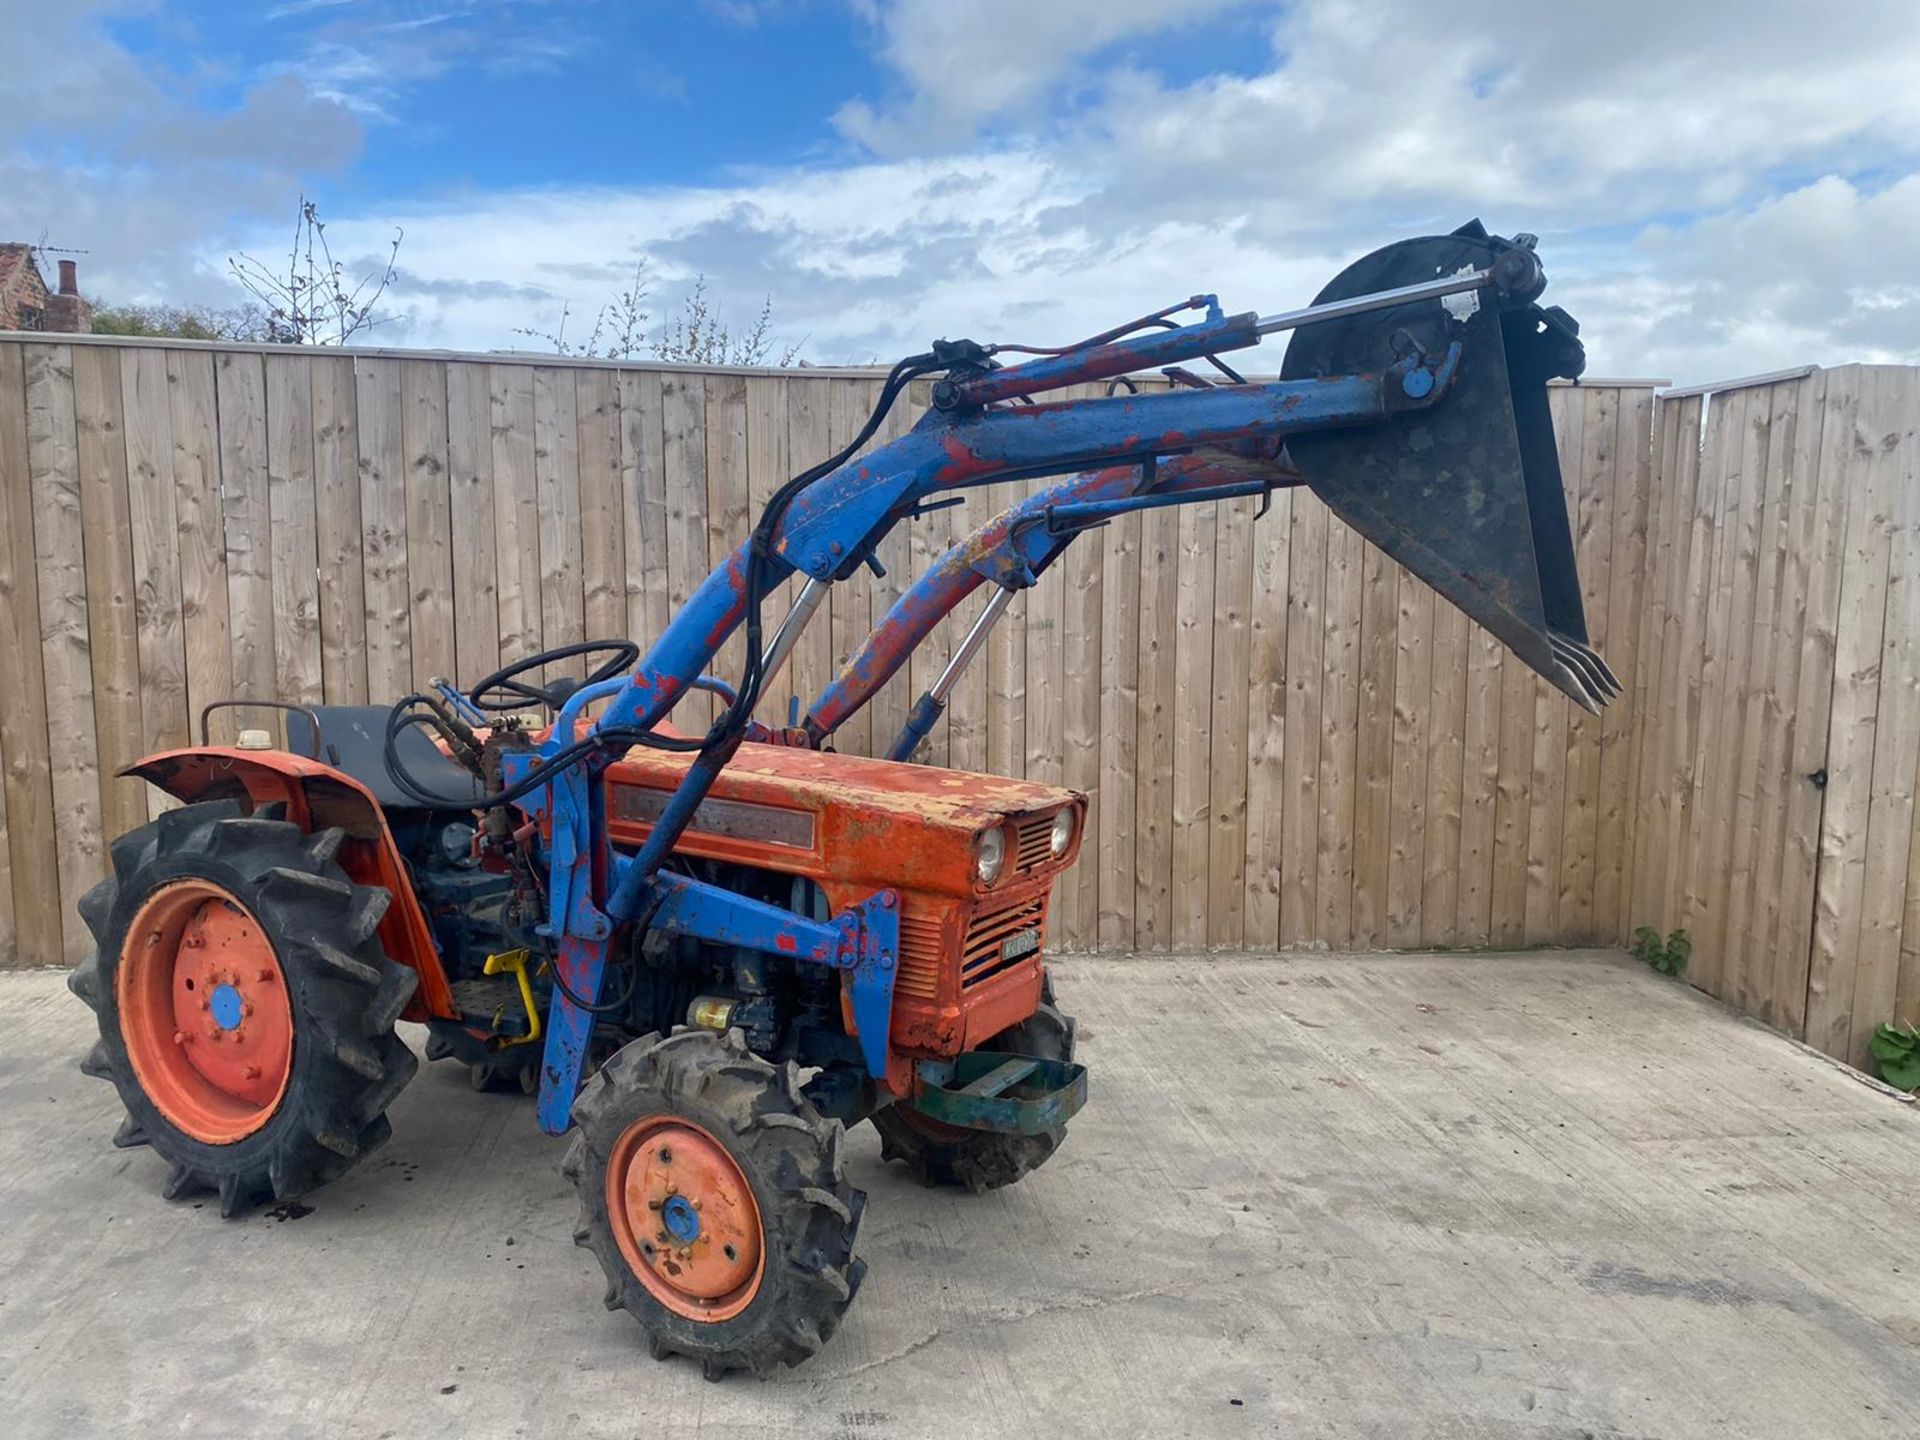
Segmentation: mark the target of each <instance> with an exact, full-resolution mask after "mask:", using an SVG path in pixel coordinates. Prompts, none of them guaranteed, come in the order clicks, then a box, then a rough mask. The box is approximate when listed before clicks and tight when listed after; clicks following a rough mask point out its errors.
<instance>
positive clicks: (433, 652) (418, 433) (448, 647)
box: [400, 360, 579, 690]
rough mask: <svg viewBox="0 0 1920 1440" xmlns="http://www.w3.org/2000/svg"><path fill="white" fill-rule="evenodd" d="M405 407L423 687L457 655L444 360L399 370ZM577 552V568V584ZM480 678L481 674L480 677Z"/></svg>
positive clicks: (413, 617)
mask: <svg viewBox="0 0 1920 1440" xmlns="http://www.w3.org/2000/svg"><path fill="white" fill-rule="evenodd" d="M400 386H401V396H402V402H403V404H404V405H405V407H406V409H405V413H404V415H403V416H402V418H401V433H402V436H403V440H404V444H405V456H406V508H407V544H406V551H407V594H408V604H407V634H408V650H409V654H410V657H411V660H412V665H413V685H414V688H415V689H419V690H424V689H426V688H427V687H428V685H429V684H430V682H431V681H432V680H433V679H434V678H435V677H436V676H438V677H445V676H448V675H451V674H453V673H454V671H455V670H456V669H457V668H458V667H457V665H456V663H455V657H456V649H455V640H454V589H453V492H452V487H451V484H450V482H449V480H448V478H447V374H446V366H444V365H441V364H437V363H435V362H432V361H425V360H409V361H407V362H406V363H405V367H404V368H403V370H402V371H401V376H400ZM578 558H579V557H578V556H577V555H576V556H575V557H574V559H575V564H574V566H573V572H572V573H573V575H574V576H575V582H574V583H576V584H578V575H579V565H578ZM475 678H476V679H477V678H478V677H477V676H476V677H475Z"/></svg>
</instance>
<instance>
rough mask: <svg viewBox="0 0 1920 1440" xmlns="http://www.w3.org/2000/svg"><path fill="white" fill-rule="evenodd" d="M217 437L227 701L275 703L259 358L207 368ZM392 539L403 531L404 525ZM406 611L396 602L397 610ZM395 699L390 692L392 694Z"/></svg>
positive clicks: (245, 720)
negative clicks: (229, 679)
mask: <svg viewBox="0 0 1920 1440" xmlns="http://www.w3.org/2000/svg"><path fill="white" fill-rule="evenodd" d="M214 388H215V395H216V402H215V403H216V420H217V428H218V431H219V436H220V514H221V522H222V526H223V530H224V534H225V539H226V547H227V615H228V632H227V639H228V643H229V644H230V645H231V646H232V649H233V691H232V694H233V696H234V698H236V699H241V700H271V699H273V698H274V686H275V683H276V677H275V675H274V659H273V639H274V614H273V535H272V516H271V513H270V510H269V504H270V502H269V499H268V495H267V396H266V388H267V381H266V368H265V364H264V362H263V360H262V358H261V357H260V356H258V355H254V354H248V353H243V352H238V351H235V352H229V353H226V354H223V355H221V356H220V357H219V359H218V360H217V361H216V362H215V364H214ZM396 523H397V527H398V528H397V530H396V534H398V535H399V536H401V537H404V536H405V533H406V521H405V518H404V517H402V518H401V519H400V520H399V521H397V522H396ZM404 609H405V606H404V603H403V604H402V610H403V611H404ZM396 693H397V692H396ZM239 723H240V724H243V725H245V726H248V727H250V728H254V729H258V728H262V727H266V728H272V727H273V726H274V725H275V723H276V722H275V721H274V719H273V717H272V716H270V715H267V714H265V712H262V711H258V710H243V711H241V712H240V713H239Z"/></svg>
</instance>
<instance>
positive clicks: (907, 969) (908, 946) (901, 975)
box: [893, 900, 940, 1000]
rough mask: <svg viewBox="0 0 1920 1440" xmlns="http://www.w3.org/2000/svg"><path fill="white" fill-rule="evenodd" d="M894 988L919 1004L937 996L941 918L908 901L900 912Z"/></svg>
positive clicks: (938, 989) (914, 902) (917, 903)
mask: <svg viewBox="0 0 1920 1440" xmlns="http://www.w3.org/2000/svg"><path fill="white" fill-rule="evenodd" d="M893 988H894V989H895V990H896V991H898V992H902V993H904V994H907V995H912V996H914V997H916V998H917V999H921V1000H932V999H934V998H935V997H936V996H937V995H938V994H939V993H940V915H939V912H938V911H934V912H933V913H932V914H929V913H928V912H927V911H926V910H925V909H923V908H922V905H921V903H920V902H917V901H913V900H909V901H907V902H906V904H905V905H904V906H902V907H901V911H900V969H899V972H898V973H897V974H896V975H895V976H894V980H893Z"/></svg>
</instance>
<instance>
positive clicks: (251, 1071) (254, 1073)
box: [244, 1065, 260, 1080]
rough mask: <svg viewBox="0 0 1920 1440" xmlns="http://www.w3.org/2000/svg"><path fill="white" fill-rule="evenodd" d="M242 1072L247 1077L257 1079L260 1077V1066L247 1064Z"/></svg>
mask: <svg viewBox="0 0 1920 1440" xmlns="http://www.w3.org/2000/svg"><path fill="white" fill-rule="evenodd" d="M244 1073H245V1075H246V1077H247V1079H249V1080H258V1079H259V1078H260V1067H259V1066H258V1065H249V1066H247V1068H246V1070H245V1072H244Z"/></svg>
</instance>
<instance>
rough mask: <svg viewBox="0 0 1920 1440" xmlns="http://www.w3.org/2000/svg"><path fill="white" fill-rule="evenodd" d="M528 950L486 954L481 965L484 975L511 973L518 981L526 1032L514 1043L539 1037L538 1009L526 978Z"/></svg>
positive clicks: (527, 1043)
mask: <svg viewBox="0 0 1920 1440" xmlns="http://www.w3.org/2000/svg"><path fill="white" fill-rule="evenodd" d="M527 960H528V952H527V951H526V950H524V949H523V950H502V951H501V952H500V953H499V954H498V955H489V956H487V963H486V964H485V965H483V966H482V967H481V973H482V974H486V975H512V976H513V978H514V979H515V980H518V981H519V982H520V1003H521V1005H523V1006H524V1007H525V1008H526V1012H527V1033H526V1036H525V1038H524V1039H520V1040H515V1041H514V1042H513V1043H514V1044H515V1045H531V1044H532V1043H533V1042H534V1041H535V1040H538V1039H539V1038H540V1010H539V1008H538V1007H537V1006H536V1005H535V1004H534V1003H533V982H532V981H531V980H529V979H528V978H527Z"/></svg>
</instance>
